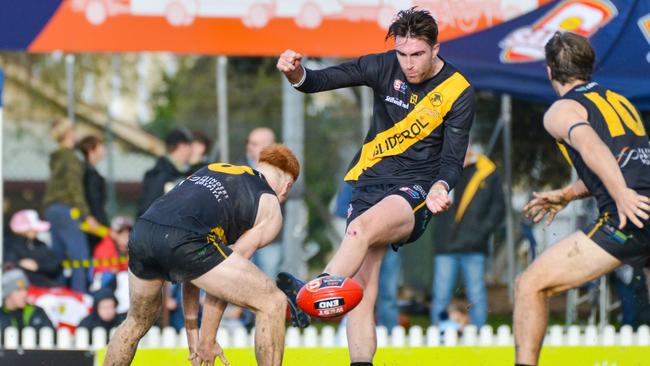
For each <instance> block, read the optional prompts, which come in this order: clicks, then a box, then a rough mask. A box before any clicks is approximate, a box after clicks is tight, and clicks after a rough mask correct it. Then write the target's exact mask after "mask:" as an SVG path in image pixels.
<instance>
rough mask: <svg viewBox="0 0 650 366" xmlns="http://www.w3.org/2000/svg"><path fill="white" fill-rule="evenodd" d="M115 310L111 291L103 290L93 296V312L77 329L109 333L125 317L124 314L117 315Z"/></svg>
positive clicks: (113, 296) (115, 304)
mask: <svg viewBox="0 0 650 366" xmlns="http://www.w3.org/2000/svg"><path fill="white" fill-rule="evenodd" d="M116 309H117V299H116V298H115V295H113V291H111V289H109V288H103V289H101V290H99V291H97V292H95V294H94V295H93V312H92V313H91V314H90V315H88V316H87V317H85V318H84V319H83V320H82V321H81V323H79V327H80V328H86V329H88V330H89V331H91V332H92V330H93V329H95V328H104V329H106V332H109V331H110V330H111V329H113V328H115V327H117V326H118V325H120V324H121V323H122V321H123V320H124V318H125V317H126V315H125V314H118V313H117V310H116Z"/></svg>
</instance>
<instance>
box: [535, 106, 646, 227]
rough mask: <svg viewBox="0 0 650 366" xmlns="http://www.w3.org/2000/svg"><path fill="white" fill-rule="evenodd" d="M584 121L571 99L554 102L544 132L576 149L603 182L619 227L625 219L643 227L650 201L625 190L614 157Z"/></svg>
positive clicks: (580, 110) (581, 108)
mask: <svg viewBox="0 0 650 366" xmlns="http://www.w3.org/2000/svg"><path fill="white" fill-rule="evenodd" d="M585 121H587V112H586V110H585V109H584V107H582V106H581V105H580V104H579V103H578V102H575V101H573V100H560V101H557V102H555V103H554V104H553V105H552V106H551V108H549V110H548V111H547V112H546V114H545V115H544V127H545V128H546V130H547V131H548V132H549V133H550V134H551V135H552V136H553V137H555V138H556V139H562V140H563V141H565V142H566V143H568V144H569V145H571V146H572V147H573V148H574V149H576V150H577V151H578V153H580V156H581V157H582V159H583V160H584V162H585V164H587V166H588V167H589V169H591V171H592V172H594V174H596V175H597V176H598V178H600V180H601V182H603V185H604V186H605V188H606V189H607V191H608V192H609V194H610V195H611V196H612V198H613V199H614V202H615V203H616V208H617V211H618V217H619V222H620V224H619V228H621V229H622V228H624V227H625V225H626V224H627V220H628V219H629V220H630V221H632V223H633V224H634V225H636V226H637V227H640V228H641V227H643V223H642V220H647V219H648V218H649V217H650V216H649V215H648V212H650V198H648V197H645V196H641V195H639V194H637V193H636V192H635V191H634V190H632V189H630V188H628V187H627V184H626V183H625V179H624V178H623V173H622V172H621V169H620V168H619V166H618V163H617V162H616V159H615V158H614V155H613V154H612V152H611V151H610V150H609V148H608V147H607V146H606V145H605V143H604V142H603V141H602V140H601V139H600V137H599V136H598V134H597V133H596V131H594V129H593V128H592V127H591V125H589V124H588V123H585Z"/></svg>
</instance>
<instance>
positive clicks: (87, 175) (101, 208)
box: [78, 135, 109, 226]
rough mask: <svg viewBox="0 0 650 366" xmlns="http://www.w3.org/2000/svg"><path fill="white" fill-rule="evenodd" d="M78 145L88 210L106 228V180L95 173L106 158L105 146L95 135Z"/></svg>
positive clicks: (84, 139)
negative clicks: (83, 164)
mask: <svg viewBox="0 0 650 366" xmlns="http://www.w3.org/2000/svg"><path fill="white" fill-rule="evenodd" d="M78 145H79V150H81V152H82V153H83V155H84V158H85V169H84V179H83V181H84V192H85V193H86V201H87V202H88V208H89V209H90V213H91V215H93V216H94V217H95V218H96V219H97V221H99V223H100V224H102V225H105V226H108V224H109V222H108V215H107V214H106V179H104V177H102V175H101V174H99V172H98V171H97V164H98V163H99V162H100V161H102V160H104V157H106V146H105V145H104V141H102V139H100V138H99V137H97V136H95V135H89V136H86V137H84V138H83V139H81V141H79V144H78Z"/></svg>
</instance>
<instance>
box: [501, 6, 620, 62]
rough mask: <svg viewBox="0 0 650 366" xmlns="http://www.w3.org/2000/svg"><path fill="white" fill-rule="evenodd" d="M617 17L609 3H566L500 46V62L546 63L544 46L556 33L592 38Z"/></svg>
mask: <svg viewBox="0 0 650 366" xmlns="http://www.w3.org/2000/svg"><path fill="white" fill-rule="evenodd" d="M617 15H618V10H616V7H615V6H614V5H613V4H612V3H611V2H610V1H609V0H565V1H562V2H560V3H559V4H558V5H557V6H555V7H554V8H553V9H551V10H550V11H549V12H548V13H546V14H545V15H544V16H543V17H542V18H541V19H539V20H538V21H537V22H535V24H533V25H531V26H525V27H522V28H519V29H517V30H515V31H513V32H511V33H510V34H508V35H507V36H506V38H504V39H503V40H502V41H501V42H500V43H499V47H501V49H502V51H501V56H500V58H501V62H503V63H515V62H533V61H540V60H543V59H544V46H545V45H546V42H548V40H549V39H551V37H553V34H555V32H556V31H569V32H573V33H577V34H579V35H581V36H584V37H587V38H588V37H591V36H592V35H594V34H595V33H596V32H597V31H598V30H599V29H600V28H602V27H603V26H604V25H605V24H607V23H609V22H610V21H611V20H612V19H614V18H615V17H616V16H617Z"/></svg>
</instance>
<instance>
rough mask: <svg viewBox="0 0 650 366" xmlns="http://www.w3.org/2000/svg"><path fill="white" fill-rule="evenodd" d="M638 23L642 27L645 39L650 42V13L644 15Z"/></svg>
mask: <svg viewBox="0 0 650 366" xmlns="http://www.w3.org/2000/svg"><path fill="white" fill-rule="evenodd" d="M638 24H639V28H641V33H643V35H644V36H645V39H646V40H647V41H648V43H650V13H649V14H646V15H644V16H642V17H641V18H640V19H639V22H638Z"/></svg>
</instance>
